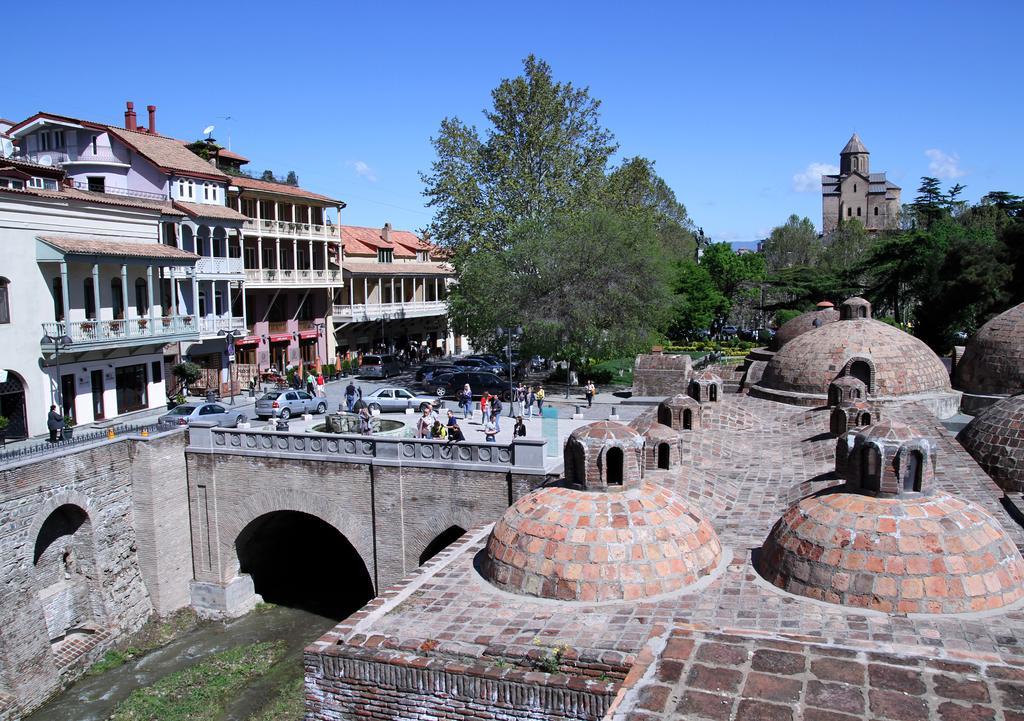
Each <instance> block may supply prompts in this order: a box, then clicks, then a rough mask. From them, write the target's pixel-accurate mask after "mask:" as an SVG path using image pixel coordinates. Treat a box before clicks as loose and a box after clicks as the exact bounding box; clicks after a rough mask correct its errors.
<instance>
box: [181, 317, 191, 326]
mask: <svg viewBox="0 0 1024 721" xmlns="http://www.w3.org/2000/svg"><path fill="white" fill-rule="evenodd" d="M181 320H182V322H183V323H184V324H185V325H192V316H190V315H186V316H185V317H184V318H182V319H181Z"/></svg>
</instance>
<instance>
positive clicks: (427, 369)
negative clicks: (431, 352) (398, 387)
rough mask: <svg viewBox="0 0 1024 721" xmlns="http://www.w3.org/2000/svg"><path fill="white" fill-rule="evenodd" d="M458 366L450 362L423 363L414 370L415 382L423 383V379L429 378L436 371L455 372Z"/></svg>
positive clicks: (435, 373) (436, 372)
mask: <svg viewBox="0 0 1024 721" xmlns="http://www.w3.org/2000/svg"><path fill="white" fill-rule="evenodd" d="M457 371H458V368H457V367H456V366H454V365H452V364H451V363H424V364H423V365H421V366H420V368H419V370H418V371H416V382H417V383H423V382H424V381H428V380H430V378H431V377H432V376H435V375H437V374H438V373H445V372H448V373H455V372H457Z"/></svg>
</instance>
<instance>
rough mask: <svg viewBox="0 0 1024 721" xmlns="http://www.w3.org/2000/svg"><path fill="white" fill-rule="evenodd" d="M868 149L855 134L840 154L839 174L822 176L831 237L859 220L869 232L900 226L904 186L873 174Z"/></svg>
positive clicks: (823, 208)
mask: <svg viewBox="0 0 1024 721" xmlns="http://www.w3.org/2000/svg"><path fill="white" fill-rule="evenodd" d="M869 155H870V153H868V149H867V148H865V147H864V143H862V142H861V140H860V136H858V135H857V133H854V134H853V136H852V137H851V138H850V141H849V142H848V143H847V144H846V147H844V148H843V149H842V151H840V153H839V174H838V175H823V176H821V227H822V232H823V233H824V235H825V238H826V239H827V238H828V237H829V235H831V234H832V233H833V232H834V231H835V230H836V229H837V228H838V227H839V225H840V223H844V222H847V221H850V220H854V219H856V220H858V221H860V223H861V224H862V225H863V226H864V227H865V228H866V229H867V230H868V231H869V232H877V231H879V230H885V229H886V228H893V227H896V224H897V223H898V221H899V211H900V187H899V186H898V185H895V184H894V183H890V182H889V181H888V180H886V179H885V173H872V172H871V169H870V162H869Z"/></svg>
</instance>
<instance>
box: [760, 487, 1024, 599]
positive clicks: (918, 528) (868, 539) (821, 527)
mask: <svg viewBox="0 0 1024 721" xmlns="http://www.w3.org/2000/svg"><path fill="white" fill-rule="evenodd" d="M757 569H758V571H759V573H760V574H761V575H762V576H763V577H764V578H766V579H767V580H768V581H770V582H771V583H773V584H774V585H776V586H778V587H779V588H782V589H784V590H786V591H789V592H791V593H795V594H798V595H801V596H806V597H808V598H814V599H817V600H820V601H828V602H831V603H837V604H842V605H844V606H854V607H861V608H870V609H874V610H877V611H884V612H887V613H963V612H968V611H982V610H987V609H994V608H1000V607H1002V606H1005V605H1007V604H1010V603H1013V602H1014V601H1016V600H1018V599H1019V598H1021V596H1022V595H1024V585H1022V583H1024V559H1022V558H1021V555H1020V552H1019V551H1018V550H1017V547H1016V546H1015V545H1014V544H1013V542H1012V541H1011V540H1010V539H1009V537H1008V536H1007V535H1006V534H1005V532H1004V531H1003V530H1002V528H1000V526H999V524H998V523H997V522H996V521H995V519H993V518H992V517H991V516H990V515H988V513H986V512H985V511H984V510H983V509H981V508H980V507H978V506H976V505H974V504H972V503H970V502H968V501H964V500H961V499H958V498H954V497H952V496H949V495H946V494H937V495H933V496H917V497H915V498H878V497H874V496H868V495H859V494H856V493H847V492H842V491H840V492H831V493H825V494H823V495H816V496H810V497H808V498H804V499H803V500H801V501H799V502H798V503H796V504H795V505H793V506H791V507H790V508H789V510H787V511H786V513H785V514H784V515H783V516H782V518H781V519H780V520H779V521H778V522H777V523H776V524H775V526H774V528H772V530H771V533H770V534H769V536H768V538H767V540H766V541H765V543H764V545H763V546H762V548H761V553H760V555H759V556H758V560H757Z"/></svg>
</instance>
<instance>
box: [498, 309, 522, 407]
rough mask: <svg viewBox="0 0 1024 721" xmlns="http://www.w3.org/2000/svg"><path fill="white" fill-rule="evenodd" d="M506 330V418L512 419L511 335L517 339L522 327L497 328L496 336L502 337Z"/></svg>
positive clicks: (513, 396) (513, 391)
mask: <svg viewBox="0 0 1024 721" xmlns="http://www.w3.org/2000/svg"><path fill="white" fill-rule="evenodd" d="M506 330H507V331H508V341H507V343H506V345H505V360H506V361H508V417H509V418H512V416H513V412H512V399H513V398H515V390H514V389H513V388H512V334H513V333H515V334H516V337H517V338H518V337H519V336H521V335H522V334H523V327H522V326H521V325H518V326H516V327H515V328H513V327H512V326H509V327H508V328H507V329H503V328H498V335H499V336H500V335H502V334H503V333H505V331H506Z"/></svg>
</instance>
